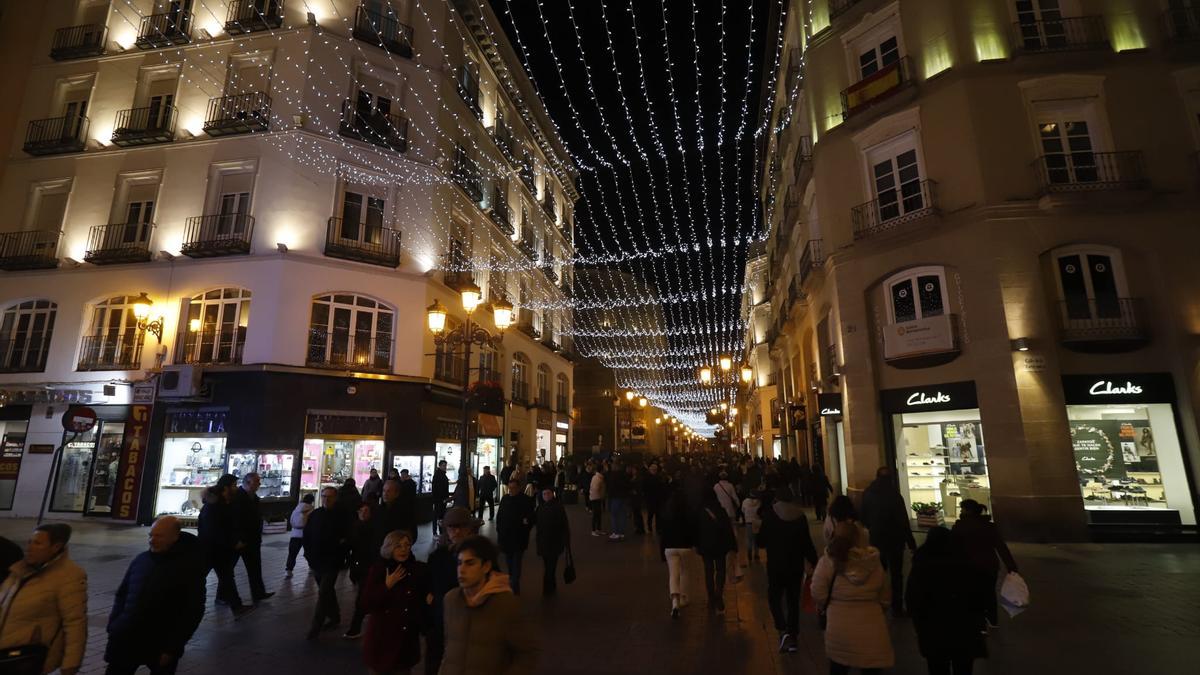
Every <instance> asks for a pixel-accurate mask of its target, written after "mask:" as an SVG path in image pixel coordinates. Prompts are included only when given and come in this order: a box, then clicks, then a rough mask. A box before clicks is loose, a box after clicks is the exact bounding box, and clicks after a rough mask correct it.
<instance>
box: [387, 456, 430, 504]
mask: <svg viewBox="0 0 1200 675" xmlns="http://www.w3.org/2000/svg"><path fill="white" fill-rule="evenodd" d="M392 468H393V469H395V470H396V472H397V473H399V472H402V471H404V470H405V469H407V470H408V475H410V476H412V479H413V480H414V481H415V482H416V483H417V493H418V494H426V493H428V492H432V491H433V472H434V470H435V469H437V456H436V455H432V454H430V455H393V456H392Z"/></svg>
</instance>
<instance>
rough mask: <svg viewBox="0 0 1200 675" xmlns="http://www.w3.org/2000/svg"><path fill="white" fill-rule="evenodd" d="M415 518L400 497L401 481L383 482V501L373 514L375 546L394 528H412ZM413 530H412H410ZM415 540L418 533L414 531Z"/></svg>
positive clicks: (380, 543) (377, 546)
mask: <svg viewBox="0 0 1200 675" xmlns="http://www.w3.org/2000/svg"><path fill="white" fill-rule="evenodd" d="M412 520H413V518H412V516H411V515H410V514H409V512H408V511H406V510H405V507H404V502H403V501H402V500H401V499H400V481H398V480H387V481H384V483H383V502H382V503H380V505H379V508H378V509H377V510H376V511H375V513H374V514H372V517H371V522H372V525H373V527H372V529H373V530H374V532H375V548H376V549H378V548H379V546H380V545H382V544H383V538H384V537H386V536H387V535H388V533H389V532H392V531H394V530H410V528H412V522H411V521H412ZM410 531H411V530H410ZM412 534H413V541H416V538H417V533H416V532H413V533H412Z"/></svg>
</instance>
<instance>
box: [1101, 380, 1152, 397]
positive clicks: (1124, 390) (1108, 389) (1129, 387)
mask: <svg viewBox="0 0 1200 675" xmlns="http://www.w3.org/2000/svg"><path fill="white" fill-rule="evenodd" d="M1088 393H1089V394H1091V395H1092V396H1119V395H1123V394H1140V393H1142V388H1141V387H1139V386H1137V385H1136V384H1134V383H1132V382H1129V381H1128V380H1126V382H1125V384H1124V385H1120V384H1118V385H1116V386H1115V387H1114V386H1113V383H1112V382H1109V381H1107V380H1100V381H1099V382H1097V383H1096V384H1093V385H1092V388H1091V389H1088Z"/></svg>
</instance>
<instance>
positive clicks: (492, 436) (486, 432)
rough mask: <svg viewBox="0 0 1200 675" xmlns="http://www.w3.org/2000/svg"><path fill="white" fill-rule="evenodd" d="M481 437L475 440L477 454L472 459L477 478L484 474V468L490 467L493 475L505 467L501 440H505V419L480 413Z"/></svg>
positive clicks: (472, 467)
mask: <svg viewBox="0 0 1200 675" xmlns="http://www.w3.org/2000/svg"><path fill="white" fill-rule="evenodd" d="M478 433H479V435H478V437H477V438H476V439H475V454H474V455H473V456H472V457H471V463H472V466H471V469H472V470H473V471H474V472H475V475H476V476H479V475H482V474H483V467H485V466H490V467H491V468H492V473H493V474H498V473H499V472H500V467H502V466H503V465H504V463H503V457H501V455H502V453H503V449H502V446H501V444H500V443H501V440H502V439H503V438H504V418H503V417H499V416H497V415H489V414H487V413H482V412H481V413H479V432H478Z"/></svg>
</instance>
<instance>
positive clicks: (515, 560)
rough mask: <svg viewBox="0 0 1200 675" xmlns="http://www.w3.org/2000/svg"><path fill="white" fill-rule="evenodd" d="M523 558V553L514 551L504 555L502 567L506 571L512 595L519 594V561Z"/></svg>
mask: <svg viewBox="0 0 1200 675" xmlns="http://www.w3.org/2000/svg"><path fill="white" fill-rule="evenodd" d="M524 557H525V551H515V552H513V553H509V552H507V551H506V552H505V553H504V566H505V568H507V569H508V583H509V585H511V586H512V590H513V594H515V595H520V594H521V559H522V558H524Z"/></svg>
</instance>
